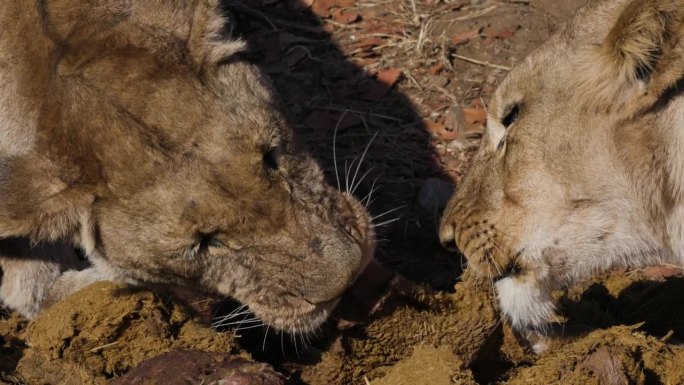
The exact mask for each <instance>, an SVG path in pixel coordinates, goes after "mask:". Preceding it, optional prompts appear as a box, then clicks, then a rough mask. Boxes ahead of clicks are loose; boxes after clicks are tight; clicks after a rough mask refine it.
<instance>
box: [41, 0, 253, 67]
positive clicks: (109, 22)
mask: <svg viewBox="0 0 684 385" xmlns="http://www.w3.org/2000/svg"><path fill="white" fill-rule="evenodd" d="M39 4H40V5H41V13H42V17H43V22H44V23H45V24H46V30H47V31H48V34H49V36H50V37H51V38H52V39H53V40H54V41H55V42H57V43H58V44H59V45H62V46H66V47H71V48H72V49H71V50H70V51H75V52H78V51H79V50H78V47H79V46H86V47H88V48H92V47H89V46H88V45H89V44H92V43H94V42H95V43H97V44H98V45H101V43H100V42H101V41H102V40H103V39H104V40H107V39H111V36H110V35H111V33H115V34H116V35H117V38H118V39H128V41H129V42H130V44H132V45H134V46H138V47H144V48H147V49H149V50H152V51H155V52H157V53H159V54H160V55H164V56H166V57H168V58H170V59H171V60H176V61H181V60H184V59H186V58H189V59H190V60H192V62H193V63H192V64H194V65H195V66H196V67H197V68H198V69H203V68H204V67H205V66H207V65H210V64H213V63H217V62H220V61H223V60H225V59H226V58H228V57H230V56H231V55H233V54H235V53H237V52H240V51H242V50H244V48H245V43H244V42H243V41H242V40H239V39H234V38H232V37H231V36H230V35H231V33H230V32H231V31H232V28H231V27H232V24H231V22H230V20H228V18H227V17H226V16H225V14H224V12H223V11H222V9H221V6H220V3H219V0H135V1H130V0H106V1H105V0H62V1H59V2H48V1H46V0H40V1H39Z"/></svg>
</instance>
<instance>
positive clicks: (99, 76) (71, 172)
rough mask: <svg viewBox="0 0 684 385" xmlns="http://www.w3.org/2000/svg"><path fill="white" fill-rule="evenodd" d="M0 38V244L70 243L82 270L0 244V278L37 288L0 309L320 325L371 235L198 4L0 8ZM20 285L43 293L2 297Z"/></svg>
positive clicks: (216, 21)
mask: <svg viewBox="0 0 684 385" xmlns="http://www.w3.org/2000/svg"><path fill="white" fill-rule="evenodd" d="M0 21H2V24H3V26H4V27H3V33H2V34H0V83H2V84H3V85H9V86H8V88H2V91H0V93H1V94H2V95H0V102H1V104H0V124H1V126H0V140H1V142H0V238H9V237H13V238H18V239H30V240H31V241H32V242H34V243H36V244H44V243H45V242H63V241H64V240H68V241H73V242H74V243H75V244H76V245H78V246H80V247H81V248H82V249H84V250H85V252H86V255H87V256H88V259H89V260H90V262H91V264H92V265H93V266H92V267H91V268H89V269H87V270H84V271H81V272H77V271H69V272H65V273H60V272H61V270H63V269H62V268H61V267H60V266H59V263H58V262H57V261H56V260H55V259H56V257H57V255H54V254H53V255H52V257H47V256H45V253H43V254H42V255H43V257H37V256H34V257H30V254H31V253H30V252H28V253H23V255H24V257H22V258H18V257H17V256H12V255H9V253H8V252H7V250H4V249H3V246H2V244H1V243H0V261H2V260H3V259H4V260H5V261H9V260H10V259H11V260H12V261H13V262H12V263H9V262H7V263H4V265H3V268H4V269H5V270H7V271H6V274H8V272H10V273H11V274H13V276H18V275H20V274H24V275H26V274H25V273H26V271H22V270H21V269H22V266H21V263H15V262H17V261H18V262H21V261H28V259H32V260H37V261H39V262H40V263H39V265H40V266H39V268H38V267H35V266H33V265H31V264H29V263H28V262H26V266H25V268H26V269H28V271H29V272H35V271H37V270H41V271H45V274H44V277H43V281H41V280H40V277H36V278H34V279H29V280H24V281H23V283H22V285H23V286H19V285H17V284H13V286H12V287H11V288H10V287H8V286H7V285H10V282H9V280H3V283H2V285H3V286H4V287H3V289H4V292H11V293H13V294H12V296H9V295H8V296H3V298H2V299H3V300H4V301H5V302H8V298H10V297H11V298H14V300H12V301H10V302H11V303H9V305H11V306H13V307H14V308H17V309H19V310H22V311H23V312H24V313H25V314H27V315H29V316H31V315H34V314H35V312H36V310H37V309H38V308H39V307H40V303H41V302H42V301H52V300H55V299H59V298H60V297H62V296H64V295H66V294H68V293H69V292H71V291H73V290H75V289H78V288H79V287H82V286H84V285H86V284H88V283H90V282H93V281H95V280H100V279H117V280H127V281H144V282H164V283H176V284H182V285H194V286H197V287H200V288H203V289H208V290H213V291H218V292H220V293H223V294H225V295H229V296H234V297H235V298H236V299H238V300H240V301H242V302H244V303H245V304H247V305H249V306H250V308H251V309H252V310H253V311H254V312H255V313H256V314H257V315H258V316H260V317H261V318H262V319H263V320H264V321H265V322H267V323H270V324H272V325H273V326H275V327H277V328H280V329H286V330H292V331H303V330H310V329H311V328H313V327H316V326H317V325H318V324H319V323H320V322H322V320H323V319H325V316H326V315H327V314H328V313H329V312H330V310H331V309H332V307H333V306H334V305H335V304H336V302H337V299H338V297H339V296H340V294H341V293H342V291H343V290H344V289H345V288H346V287H347V286H348V285H349V284H350V283H351V282H352V281H353V280H354V279H355V277H356V276H357V274H358V273H359V271H360V270H361V269H362V267H363V265H364V264H365V263H366V262H367V261H368V260H369V258H370V256H371V255H372V253H373V247H374V233H373V227H372V224H371V222H370V219H369V217H368V215H367V213H366V212H365V210H364V209H363V207H362V206H361V205H360V204H359V202H358V201H356V200H355V199H354V198H352V197H350V196H348V195H347V194H343V193H341V192H339V191H337V190H336V189H333V188H331V187H330V186H328V185H327V184H325V182H324V177H323V174H322V172H321V170H320V168H319V167H318V166H317V165H316V163H315V162H314V161H313V160H312V159H311V158H310V157H309V156H308V155H307V154H306V153H305V152H304V151H302V150H301V149H300V148H298V147H297V146H296V144H295V140H294V138H293V137H292V131H291V129H290V127H289V125H288V123H287V122H286V120H285V118H284V116H283V114H282V109H281V105H280V102H279V100H278V98H277V96H276V95H275V94H274V91H273V90H272V87H271V86H270V83H269V81H268V79H266V78H265V77H264V75H262V73H261V72H260V71H259V70H258V69H257V68H256V67H255V66H253V65H252V64H249V63H247V62H246V61H244V60H242V59H241V57H240V56H239V52H240V51H241V50H242V49H243V47H244V43H242V42H240V41H237V40H235V39H232V38H230V36H229V35H230V31H231V26H230V22H229V21H228V20H225V18H224V17H223V16H222V15H221V13H220V11H219V9H218V4H217V2H216V1H215V0H192V1H181V0H164V1H162V0H135V1H133V0H86V1H83V0H51V1H47V0H37V1H33V0H32V1H26V2H24V1H22V2H17V1H11V2H3V3H2V5H0ZM6 31H9V32H6ZM273 163H275V164H276V166H275V168H273V167H270V166H269V165H271V166H273ZM26 255H28V256H26ZM32 266H33V267H32ZM30 275H31V274H28V275H27V276H30ZM36 285H43V286H45V285H47V286H48V287H49V288H51V289H52V293H51V294H50V295H48V294H45V295H43V294H35V295H25V296H21V295H17V293H18V292H20V291H22V290H25V291H26V293H44V292H46V293H49V290H46V289H45V290H44V288H38V289H36ZM0 295H2V294H1V291H0ZM34 297H39V298H34Z"/></svg>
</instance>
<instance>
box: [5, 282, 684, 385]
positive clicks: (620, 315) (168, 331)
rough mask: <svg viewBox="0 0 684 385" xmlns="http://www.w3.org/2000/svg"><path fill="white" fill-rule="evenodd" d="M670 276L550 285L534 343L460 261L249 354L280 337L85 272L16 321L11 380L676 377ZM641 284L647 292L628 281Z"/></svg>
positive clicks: (324, 382) (326, 382)
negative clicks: (561, 320) (232, 327)
mask: <svg viewBox="0 0 684 385" xmlns="http://www.w3.org/2000/svg"><path fill="white" fill-rule="evenodd" d="M395 278H396V277H395ZM395 281H396V279H395ZM682 283H683V282H682V279H681V278H676V277H675V278H671V279H669V280H662V279H660V280H652V279H651V280H649V279H648V277H645V276H644V275H643V274H642V273H641V272H638V271H637V272H628V273H625V272H618V273H615V274H612V275H605V276H601V277H597V278H596V279H594V280H592V281H591V282H588V283H585V284H584V285H581V286H578V287H575V288H572V289H570V290H567V291H565V292H559V293H557V297H558V298H559V302H560V304H561V312H566V313H567V314H566V321H565V322H566V325H565V326H566V327H567V331H566V333H565V334H563V335H559V336H556V337H550V338H549V346H550V347H549V349H548V350H547V351H546V352H544V353H543V354H541V355H535V354H533V353H531V352H530V350H529V349H528V346H527V345H526V342H525V341H524V339H522V338H520V336H517V335H516V334H515V333H514V332H513V331H512V330H511V329H510V328H509V327H508V326H507V325H506V323H505V322H501V321H500V320H499V317H498V314H497V311H496V307H495V304H494V301H493V298H492V295H491V290H489V289H490V283H489V282H487V281H482V280H479V279H477V278H476V277H474V276H471V274H470V273H469V272H467V271H466V274H464V276H463V278H462V280H461V282H459V283H458V284H457V285H456V288H455V293H454V294H448V293H439V292H434V291H432V290H429V289H426V288H423V287H420V286H411V285H405V284H404V286H402V287H400V288H399V289H397V287H393V286H392V285H389V286H387V291H386V293H384V295H383V296H382V297H381V299H380V301H379V303H378V304H376V305H377V306H376V307H375V309H374V310H373V312H372V313H371V314H370V318H369V319H367V320H366V321H363V322H354V323H351V324H348V325H347V326H345V327H343V328H342V327H339V325H342V324H343V323H340V324H339V325H332V326H330V327H329V328H328V332H327V333H326V335H325V336H321V338H319V339H318V340H316V341H312V343H311V345H310V346H305V345H301V348H300V350H299V352H298V353H297V354H294V353H293V352H291V351H290V350H285V351H284V352H283V354H285V356H282V355H281V356H280V357H279V358H278V359H276V360H270V362H268V363H263V362H257V361H258V360H255V359H254V358H253V357H255V356H258V355H259V351H260V350H261V348H262V346H258V347H257V346H255V345H261V344H262V343H264V344H265V345H264V346H263V347H265V348H266V349H267V350H270V351H275V350H279V349H280V348H282V346H278V344H277V343H276V344H273V343H272V341H269V342H267V341H265V340H264V341H262V340H261V337H259V338H258V340H259V341H258V343H256V344H255V343H252V342H250V341H249V339H248V338H246V337H244V334H243V333H240V332H239V331H238V332H235V331H226V332H219V331H216V330H214V329H212V328H211V327H210V326H209V325H207V324H206V323H204V322H203V321H201V320H200V318H199V317H198V316H197V315H196V313H195V310H193V308H192V307H191V306H190V305H188V304H187V303H185V302H183V301H179V300H174V299H173V298H172V297H170V296H168V295H166V294H158V293H155V292H153V291H150V290H148V289H142V288H136V287H132V286H128V285H123V284H114V283H97V284H94V285H92V286H90V287H87V288H85V289H83V290H82V291H80V292H78V293H76V294H74V295H72V296H71V297H68V298H67V299H66V300H64V301H62V302H60V303H58V304H56V305H54V306H53V307H51V308H49V309H48V310H46V311H45V312H43V313H42V314H41V316H40V317H38V318H37V319H36V320H35V321H33V322H31V323H29V324H28V326H27V327H26V328H25V330H24V332H23V335H22V338H23V340H24V341H25V343H26V346H25V347H24V349H23V354H22V357H21V359H20V360H19V363H18V365H17V367H16V371H15V373H14V374H13V377H12V378H11V380H12V382H11V383H25V384H84V383H90V384H107V383H110V381H113V382H111V383H112V384H118V385H122V384H131V385H133V384H143V383H144V384H154V383H159V384H161V383H164V384H165V385H172V384H175V383H178V384H181V383H188V382H187V381H190V382H189V383H201V382H202V381H204V383H206V384H211V383H216V384H219V383H225V384H235V385H242V384H245V385H246V384H263V385H284V384H309V385H343V384H364V383H371V384H374V385H390V384H391V385H404V384H406V385H409V384H426V385H427V384H430V385H440V384H444V385H447V384H463V385H476V384H482V383H497V384H511V385H513V384H514V385H522V384H529V383H534V384H546V383H560V384H568V385H574V384H577V385H579V384H596V385H623V384H624V385H632V384H637V385H642V384H643V385H646V384H653V383H662V384H678V383H684V367H682V366H681V362H684V348H682V347H681V346H680V345H679V344H678V343H676V342H677V341H679V339H680V338H682V335H681V330H684V329H681V326H682V325H683V324H684V311H680V310H677V308H676V307H674V306H672V307H668V306H670V304H674V303H675V302H676V298H681V296H679V294H681V290H684V286H683V285H682ZM643 286H647V287H648V288H649V290H647V293H645V294H644V292H643V290H639V291H635V290H636V289H642V288H643ZM637 292H638V293H642V294H641V295H636V296H635V293H637ZM644 296H646V297H648V301H647V302H645V301H646V300H647V299H646V298H644ZM656 308H657V309H660V313H662V312H663V311H664V310H665V309H667V310H665V311H669V314H668V316H667V317H662V316H660V315H658V314H657V313H658V312H656V311H655V309H656ZM570 314H574V315H576V316H569V315H570ZM339 316H340V317H341V318H344V314H339ZM591 320H595V321H591ZM632 321H637V322H635V323H630V322H632ZM592 322H593V324H592ZM673 327H674V328H673ZM262 332H263V331H262ZM286 349H287V348H286ZM269 364H270V365H269ZM181 374H182V375H181ZM164 376H166V377H164ZM184 376H185V377H184ZM167 377H168V378H167ZM164 378H167V380H164ZM173 378H180V379H181V380H182V381H186V382H173V381H172V379H173ZM229 379H230V381H232V382H227V381H228V380H229ZM162 380H163V381H162ZM181 380H178V381H181ZM152 381H157V382H152ZM160 381H161V382H160ZM193 381H196V382H193ZM220 381H224V382H220Z"/></svg>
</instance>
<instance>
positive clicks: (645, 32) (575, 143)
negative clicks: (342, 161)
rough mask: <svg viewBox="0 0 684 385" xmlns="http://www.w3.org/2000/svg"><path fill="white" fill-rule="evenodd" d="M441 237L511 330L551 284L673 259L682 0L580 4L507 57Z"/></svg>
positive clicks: (683, 75) (678, 233)
mask: <svg viewBox="0 0 684 385" xmlns="http://www.w3.org/2000/svg"><path fill="white" fill-rule="evenodd" d="M512 106H518V107H517V108H518V111H519V115H518V119H517V120H515V121H514V122H513V123H512V124H510V126H509V127H504V126H503V122H504V121H506V120H507V119H506V115H508V113H509V111H511V108H512ZM440 236H441V238H442V241H443V243H445V244H446V245H454V244H456V245H458V248H460V249H461V251H462V252H463V253H464V254H465V255H466V257H467V258H468V260H469V263H470V266H471V267H472V268H474V269H475V270H477V271H478V272H480V273H481V274H483V275H486V276H490V277H491V278H492V279H493V280H495V281H496V287H497V293H498V296H499V302H500V305H501V307H502V310H503V312H504V313H505V314H506V315H507V316H508V317H509V319H510V320H511V321H512V322H513V323H514V325H515V326H516V327H519V328H526V327H541V326H543V325H544V323H546V322H548V321H549V320H550V319H551V318H552V317H553V309H554V304H553V301H552V298H551V295H550V293H551V290H553V289H555V288H558V287H560V286H563V285H567V284H570V283H572V282H575V281H576V280H579V279H583V278H586V277H587V276H590V275H591V274H594V273H597V272H599V271H604V270H606V269H608V268H610V267H613V266H616V265H632V266H643V265H645V264H649V263H663V262H668V263H677V264H681V263H684V1H683V0H644V1H641V0H602V1H591V2H590V3H588V4H587V5H586V6H584V7H583V8H581V9H580V10H579V11H578V13H577V15H576V16H575V17H574V18H573V20H572V21H571V22H570V23H569V24H568V26H567V27H566V28H565V30H563V31H561V32H559V33H558V34H557V35H555V36H554V37H552V38H551V39H550V40H549V41H548V42H547V43H546V44H544V45H543V46H542V47H541V48H539V49H538V50H537V51H535V52H534V53H532V54H531V55H530V56H529V57H527V58H526V59H525V60H524V61H523V62H521V63H520V64H519V65H518V66H516V67H515V68H514V69H513V70H512V71H511V72H510V74H509V75H508V76H507V78H506V79H505V80H504V81H503V83H502V84H501V86H500V87H499V89H498V90H497V92H496V93H495V95H494V97H493V98H492V101H491V103H490V107H489V120H488V127H487V131H486V133H485V136H484V138H483V141H482V145H481V148H480V151H479V153H478V154H477V156H476V159H475V162H474V165H473V168H472V170H471V171H470V173H469V175H468V176H467V177H466V179H465V180H464V182H463V184H462V185H461V186H460V187H459V189H458V191H457V193H456V194H455V195H454V197H453V198H452V200H451V202H450V204H449V206H448V207H447V209H446V211H445V214H444V217H443V219H442V225H441V230H440Z"/></svg>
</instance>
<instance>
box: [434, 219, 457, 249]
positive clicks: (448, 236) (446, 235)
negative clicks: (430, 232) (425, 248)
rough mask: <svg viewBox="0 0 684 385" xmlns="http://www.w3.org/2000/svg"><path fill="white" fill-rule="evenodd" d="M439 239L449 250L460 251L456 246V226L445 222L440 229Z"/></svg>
mask: <svg viewBox="0 0 684 385" xmlns="http://www.w3.org/2000/svg"><path fill="white" fill-rule="evenodd" d="M439 241H440V242H441V243H442V246H443V247H444V248H445V249H447V250H449V251H458V246H456V226H454V225H452V224H450V223H445V224H443V225H442V227H441V228H440V229H439Z"/></svg>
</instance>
